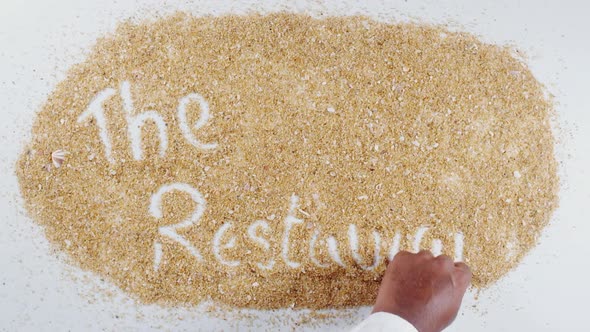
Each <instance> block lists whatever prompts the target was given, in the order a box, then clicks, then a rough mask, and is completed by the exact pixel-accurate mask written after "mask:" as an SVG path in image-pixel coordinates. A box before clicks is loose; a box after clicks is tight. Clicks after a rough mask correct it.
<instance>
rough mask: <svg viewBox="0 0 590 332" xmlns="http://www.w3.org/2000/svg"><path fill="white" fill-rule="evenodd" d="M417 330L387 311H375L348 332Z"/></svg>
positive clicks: (411, 331)
mask: <svg viewBox="0 0 590 332" xmlns="http://www.w3.org/2000/svg"><path fill="white" fill-rule="evenodd" d="M386 331H387V332H418V330H416V328H415V327H414V326H413V325H412V324H410V323H409V322H408V321H406V320H405V319H403V318H401V317H399V316H396V315H394V314H390V313H388V312H376V313H374V314H371V315H370V316H369V317H367V319H365V320H364V321H362V322H361V323H360V324H359V325H357V326H356V327H355V328H353V329H352V330H351V331H350V332H386Z"/></svg>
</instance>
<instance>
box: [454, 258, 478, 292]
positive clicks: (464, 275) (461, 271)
mask: <svg viewBox="0 0 590 332" xmlns="http://www.w3.org/2000/svg"><path fill="white" fill-rule="evenodd" d="M454 277H455V279H456V280H457V281H458V282H459V283H460V284H461V285H462V286H463V288H464V289H467V288H468V287H469V285H470V284H471V278H472V277H473V274H472V273H471V269H470V268H469V266H467V264H465V263H463V262H456V263H455V273H454Z"/></svg>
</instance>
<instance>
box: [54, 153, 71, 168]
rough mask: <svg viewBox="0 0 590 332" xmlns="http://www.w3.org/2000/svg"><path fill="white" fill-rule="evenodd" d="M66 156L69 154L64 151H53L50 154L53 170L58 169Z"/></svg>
mask: <svg viewBox="0 0 590 332" xmlns="http://www.w3.org/2000/svg"><path fill="white" fill-rule="evenodd" d="M67 154H69V152H68V151H64V150H55V151H53V152H52V153H51V161H52V162H53V166H55V168H59V167H60V166H61V164H62V163H63V162H64V160H66V155H67Z"/></svg>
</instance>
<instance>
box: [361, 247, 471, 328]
mask: <svg viewBox="0 0 590 332" xmlns="http://www.w3.org/2000/svg"><path fill="white" fill-rule="evenodd" d="M470 283H471V271H470V270H469V267H468V266H467V265H465V264H464V263H453V260H452V259H451V258H450V257H449V256H446V255H441V256H438V257H436V258H435V257H434V256H432V253H430V251H425V250H423V251H420V252H419V253H417V254H412V253H409V252H407V251H401V252H399V253H398V254H397V255H395V257H394V258H393V260H392V261H391V262H390V263H389V265H388V266H387V270H386V271H385V275H384V276H383V280H382V281H381V286H380V287H379V293H378V294H377V301H376V302H375V307H374V308H373V312H380V311H383V312H389V313H392V314H395V315H397V316H400V317H401V318H403V319H405V320H407V321H408V322H410V323H411V324H412V325H414V327H415V328H416V329H417V330H418V331H420V332H439V331H442V330H443V329H444V328H445V327H447V326H449V325H450V324H451V323H452V322H453V320H455V317H457V312H458V311H459V307H460V306H461V300H462V299H463V294H465V291H466V290H467V287H469V284H470Z"/></svg>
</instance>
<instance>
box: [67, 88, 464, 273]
mask: <svg viewBox="0 0 590 332" xmlns="http://www.w3.org/2000/svg"><path fill="white" fill-rule="evenodd" d="M119 91H120V96H121V98H122V100H123V105H124V112H125V118H126V120H127V126H128V137H129V139H130V144H131V149H132V151H133V157H134V159H136V160H141V159H142V158H143V150H142V147H141V139H142V137H141V130H142V126H143V125H144V124H146V123H147V122H148V121H151V122H153V123H155V124H156V127H157V129H158V134H159V135H158V137H159V147H160V149H159V152H160V156H161V157H165V155H166V149H167V147H168V135H167V131H166V130H167V129H166V128H167V127H168V125H167V124H166V122H165V121H164V120H163V118H162V117H161V116H160V114H158V113H157V112H156V111H153V110H149V111H144V112H141V113H138V112H136V111H135V110H134V106H133V99H132V96H131V90H130V83H129V82H128V81H124V82H122V83H121V86H120V89H119ZM115 93H116V90H115V89H113V88H107V89H105V90H102V91H100V92H99V93H98V94H97V95H96V96H95V97H94V98H93V99H92V101H91V102H90V103H89V105H88V108H87V109H86V110H85V111H84V112H83V113H82V114H81V115H80V116H79V117H78V122H84V121H86V120H88V119H89V118H91V117H93V118H94V119H95V124H96V125H97V126H98V130H99V136H100V139H101V141H102V143H103V145H104V151H105V156H106V158H107V160H108V161H109V162H110V163H115V162H116V161H115V160H114V159H113V157H112V144H111V141H110V138H109V133H108V129H107V121H106V116H105V112H104V109H103V107H102V104H103V102H104V101H105V100H107V99H108V98H110V97H112V96H113V95H114V94H115ZM191 102H197V103H198V104H199V107H200V110H201V114H200V117H199V119H198V121H197V122H196V123H194V124H193V125H192V127H193V128H194V129H196V130H198V129H199V128H201V127H203V126H204V125H205V124H206V123H207V121H208V120H209V117H210V116H211V115H210V110H209V104H208V103H207V101H206V100H205V99H204V98H203V97H202V96H201V95H199V94H198V93H191V94H189V95H187V96H185V97H183V98H181V99H180V101H179V103H178V109H177V117H178V124H179V126H180V130H181V132H182V133H183V135H184V137H185V138H186V140H187V141H188V142H189V143H190V144H191V145H193V146H195V147H196V148H199V149H204V150H207V149H214V148H215V147H216V146H217V144H215V143H202V142H200V141H199V140H198V139H197V138H196V137H195V136H194V134H193V133H192V130H191V129H190V128H191V126H190V125H189V124H188V123H187V114H186V112H187V111H186V109H187V106H188V104H189V103H191ZM174 191H179V192H184V193H186V194H188V195H190V197H191V199H192V200H193V201H194V202H195V203H196V208H195V210H194V211H193V212H192V214H191V215H190V216H189V217H188V218H187V219H186V220H184V221H182V222H180V223H177V224H173V225H167V226H161V227H159V229H158V231H159V234H160V235H161V236H163V237H166V238H168V239H170V240H172V241H174V242H176V243H177V244H178V245H180V246H182V247H184V248H185V249H186V250H187V251H188V252H189V253H190V255H191V256H193V257H194V259H196V260H197V261H199V262H204V259H203V256H202V255H201V254H200V252H199V250H198V249H197V248H195V246H193V245H192V244H191V243H190V242H189V241H188V240H187V239H186V238H184V237H183V236H181V235H180V234H178V232H177V231H178V230H180V229H184V228H188V227H198V223H199V220H200V219H201V217H202V216H203V214H204V213H205V208H206V201H205V199H204V198H203V195H202V194H201V193H200V192H199V191H198V190H197V189H196V188H194V187H193V186H191V185H190V184H187V183H171V184H165V185H163V186H162V187H160V189H159V190H158V191H157V192H156V193H154V194H153V195H152V196H151V200H150V206H149V212H150V214H151V216H153V217H155V218H162V197H163V196H164V195H165V194H168V193H171V192H174ZM298 201H299V197H298V196H297V195H295V194H293V195H292V196H291V198H290V204H289V212H288V214H287V216H286V218H285V219H284V222H283V224H284V232H283V234H282V240H281V258H282V259H283V261H284V263H285V264H286V265H287V266H288V267H290V268H298V267H299V266H300V265H301V264H300V263H299V262H298V261H295V260H292V259H291V258H290V255H289V251H290V247H291V246H292V245H293V244H292V243H291V242H290V241H289V234H290V232H291V230H292V229H293V227H297V226H298V225H301V224H303V223H304V220H303V219H301V218H299V217H297V216H296V215H297V212H298V211H299V212H300V213H301V214H303V215H305V214H306V213H305V212H304V211H302V210H300V209H298ZM303 218H304V217H303ZM232 225H233V223H232V221H227V222H225V223H224V224H223V225H222V226H221V227H219V229H218V230H217V231H216V232H215V235H214V236H213V239H212V243H211V245H212V251H213V253H214V257H215V258H216V259H217V261H218V262H219V263H221V264H223V265H226V266H238V265H240V263H241V262H240V261H239V260H228V259H225V258H224V256H223V250H224V249H230V248H234V247H235V246H236V239H235V237H232V236H231V235H229V232H230V231H231V228H232ZM269 229H270V227H269V225H268V222H267V221H265V220H262V219H261V220H256V221H254V222H253V223H251V224H250V225H249V227H248V237H249V239H250V240H251V242H252V244H253V245H258V246H261V247H262V248H264V249H265V250H266V251H269V250H270V242H269V241H268V240H267V239H266V238H265V237H264V236H263V234H261V233H268V231H269ZM427 230H428V228H427V227H421V228H419V229H418V230H417V232H416V233H415V234H414V236H413V242H412V243H413V246H412V249H413V250H414V251H416V252H417V251H419V250H420V248H422V238H423V237H424V234H425V232H426V231H427ZM347 235H348V248H349V249H350V254H351V256H352V258H353V259H354V262H355V263H356V264H357V265H358V266H359V267H361V268H362V269H363V270H367V271H371V270H373V269H375V268H376V267H377V266H378V265H379V264H381V263H382V262H383V260H382V258H383V257H387V259H388V260H391V259H392V258H393V256H394V255H395V254H396V253H397V252H398V251H399V249H400V238H401V234H400V233H396V234H395V236H394V237H393V239H390V241H389V246H388V243H387V242H388V241H387V240H386V239H382V238H381V235H380V234H379V232H378V231H376V230H373V231H372V237H373V250H374V253H373V261H372V262H371V263H370V264H367V263H366V262H364V260H363V258H362V256H361V255H360V254H359V241H358V234H357V226H356V225H355V224H350V225H349V226H348V234H347ZM319 237H320V231H319V230H316V231H315V232H314V233H313V235H312V236H311V238H310V239H309V243H308V245H309V251H308V252H309V259H310V260H311V262H312V263H313V264H314V265H315V266H317V267H320V268H325V267H328V266H329V265H330V263H326V262H321V261H319V260H318V258H316V254H315V252H316V246H317V242H318V238H319ZM454 239H455V260H458V261H459V260H461V259H462V256H463V236H462V234H461V233H455V236H454ZM382 242H383V244H382ZM326 244H327V249H328V253H329V257H330V259H331V260H332V263H334V264H337V265H340V266H342V267H346V264H345V262H344V261H343V260H342V258H341V257H340V253H339V249H338V243H337V240H336V238H335V237H334V236H329V237H328V238H327V239H326ZM383 246H385V247H387V246H388V249H386V250H387V252H386V254H385V255H383V254H382V253H381V251H382V247H383ZM247 249H248V248H244V250H247ZM430 249H431V250H432V251H433V252H434V253H435V254H440V253H441V251H442V242H441V241H440V240H439V239H433V240H432V244H431V248H430ZM382 255H383V256H382ZM162 257H163V249H162V243H161V242H160V241H159V240H157V239H156V240H155V241H154V270H158V269H159V267H160V264H161V262H162ZM256 265H257V266H258V267H259V268H261V269H272V268H273V267H274V266H275V259H274V258H272V257H270V258H269V259H268V260H267V261H266V262H257V263H256Z"/></svg>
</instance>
